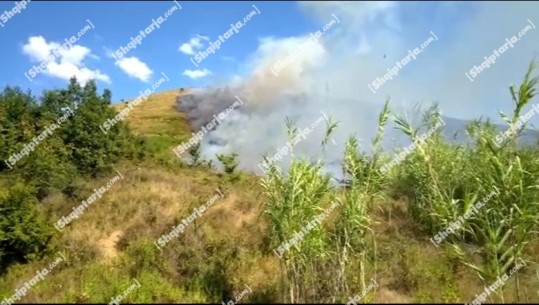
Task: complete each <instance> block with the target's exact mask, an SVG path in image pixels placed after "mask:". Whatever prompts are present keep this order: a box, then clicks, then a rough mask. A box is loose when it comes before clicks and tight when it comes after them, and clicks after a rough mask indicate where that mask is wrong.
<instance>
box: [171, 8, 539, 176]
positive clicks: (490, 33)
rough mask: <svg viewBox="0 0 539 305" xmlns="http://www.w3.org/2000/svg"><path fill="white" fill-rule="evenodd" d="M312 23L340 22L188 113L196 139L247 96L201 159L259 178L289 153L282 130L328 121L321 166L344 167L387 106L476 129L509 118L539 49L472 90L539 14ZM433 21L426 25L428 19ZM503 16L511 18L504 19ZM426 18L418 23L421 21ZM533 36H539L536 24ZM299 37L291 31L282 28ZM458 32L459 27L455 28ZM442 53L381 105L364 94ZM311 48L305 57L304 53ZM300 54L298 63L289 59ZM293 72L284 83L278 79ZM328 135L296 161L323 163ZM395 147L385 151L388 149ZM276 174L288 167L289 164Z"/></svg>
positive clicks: (256, 59) (464, 11) (520, 54)
mask: <svg viewBox="0 0 539 305" xmlns="http://www.w3.org/2000/svg"><path fill="white" fill-rule="evenodd" d="M299 5H300V7H301V9H302V11H303V12H305V13H306V14H308V15H310V16H312V17H313V18H314V19H315V20H317V21H318V22H319V27H318V28H313V30H312V32H313V33H314V32H316V31H318V30H321V29H322V28H323V26H324V25H326V24H327V23H328V22H329V21H330V20H332V19H333V18H334V17H333V16H336V17H338V20H339V23H337V24H334V25H333V26H332V27H331V28H330V29H329V30H327V32H326V33H325V34H324V35H323V36H322V37H320V38H319V41H318V43H309V41H310V40H311V39H312V38H311V35H310V34H305V35H303V36H300V37H284V38H276V37H266V38H262V39H260V44H259V46H258V48H257V50H256V51H255V52H254V54H252V55H251V56H250V57H249V58H248V59H246V61H245V63H244V66H243V67H242V68H243V69H244V70H247V71H248V73H246V74H245V75H244V76H242V77H241V79H240V80H236V81H235V82H233V83H232V82H231V83H230V84H229V85H228V86H227V85H224V86H220V85H219V84H216V86H215V88H214V89H212V88H210V89H206V90H204V91H203V92H200V93H196V94H194V95H193V96H191V97H189V98H186V99H183V100H181V101H180V102H179V105H180V107H181V109H182V110H184V111H186V112H187V113H188V114H189V115H190V118H191V119H192V120H191V122H192V123H193V128H194V129H195V132H196V131H197V130H198V128H200V126H201V125H202V124H204V123H206V122H207V121H208V120H211V118H212V117H213V115H216V114H217V113H218V112H219V111H222V110H223V109H224V108H226V107H228V106H229V105H231V104H232V103H233V102H234V101H235V96H238V97H239V98H241V99H242V100H244V101H245V104H244V105H243V106H242V107H241V108H240V109H237V110H235V111H234V112H233V113H231V114H230V115H229V116H228V117H227V118H226V119H225V120H224V121H223V123H222V124H221V125H219V126H217V127H216V128H215V129H214V130H213V131H211V132H210V133H209V134H208V135H206V136H205V137H204V140H203V145H202V151H203V155H204V157H205V158H207V159H213V158H215V155H216V154H218V153H233V152H234V153H237V154H238V155H239V160H240V168H242V169H250V170H253V171H257V172H260V170H259V169H258V167H257V164H259V163H260V162H261V161H262V156H263V155H264V154H267V155H273V154H275V152H276V151H277V150H278V149H279V148H281V147H283V146H285V145H286V142H287V137H286V128H285V127H286V126H285V118H286V117H289V118H292V119H294V120H295V121H296V122H297V125H298V127H301V128H303V127H308V126H310V125H311V124H312V123H313V122H314V121H316V120H317V119H318V118H319V117H320V112H321V111H323V112H324V113H327V114H328V115H330V116H332V117H333V118H335V119H336V120H337V121H339V122H340V123H341V124H340V126H339V128H338V130H337V133H336V134H335V136H334V137H333V140H334V141H335V143H336V144H337V145H333V144H332V143H330V144H328V147H327V149H326V151H325V152H324V156H323V157H324V158H325V159H326V161H327V162H328V163H332V164H338V163H339V162H340V161H339V160H340V159H341V158H342V151H343V149H344V144H345V141H346V138H347V137H348V136H350V135H356V136H357V137H358V138H359V139H360V144H361V145H362V146H363V148H364V149H365V150H368V149H369V146H370V139H371V138H372V136H373V135H374V133H375V130H376V122H377V117H378V114H379V112H380V110H381V108H382V105H383V102H384V101H385V100H386V98H387V97H391V98H392V102H391V106H392V109H393V110H394V111H397V112H402V111H407V112H408V114H409V115H410V116H412V117H414V116H416V115H417V113H413V110H412V108H411V105H412V104H413V103H416V102H422V103H424V104H428V103H432V102H438V103H439V104H440V108H441V110H442V112H443V113H444V114H445V115H448V116H451V117H456V118H461V119H472V118H476V117H478V116H481V115H487V116H491V117H493V118H494V117H496V113H497V109H503V110H505V111H506V112H509V111H510V110H511V109H512V108H511V104H510V97H509V95H508V90H507V87H508V85H509V84H510V83H518V82H519V81H521V79H522V76H523V75H524V72H525V70H526V68H527V65H528V64H529V62H530V61H531V60H532V59H533V57H534V55H535V54H536V53H537V50H538V49H539V44H538V43H539V39H538V38H539V29H536V30H532V31H530V32H529V33H527V34H526V37H524V38H523V39H522V40H521V41H520V42H519V43H518V45H516V46H515V47H514V49H511V50H510V51H508V52H507V53H506V54H504V55H502V57H501V58H499V60H498V61H497V62H496V64H495V65H494V66H492V67H491V68H489V69H488V70H486V71H483V72H482V74H481V75H479V77H478V78H477V79H476V80H475V81H474V82H473V83H472V82H470V81H469V80H468V79H467V78H466V76H465V75H464V72H466V71H468V70H469V69H470V68H471V67H472V66H473V65H479V64H480V63H481V61H483V57H484V56H488V54H490V53H491V52H492V50H493V49H495V48H498V47H499V46H500V45H501V44H503V43H504V42H505V38H506V37H510V36H512V35H514V34H515V33H518V31H519V30H520V29H521V28H522V27H524V26H525V25H526V24H527V20H528V19H532V20H533V18H535V16H532V14H531V12H539V4H538V3H527V2H526V3H522V2H505V3H488V4H487V3H483V2H481V3H468V2H441V3H428V2H427V3H425V2H421V3H414V2H403V3H396V2H301V3H300V4H299ZM426 12H428V14H427V13H426ZM502 16H503V18H502ZM419 17H421V18H419ZM535 21H536V24H538V25H539V18H537V20H535ZM282 22H289V23H290V26H292V25H293V24H294V20H289V21H287V20H283V21H282ZM448 24H450V26H447V25H448ZM431 31H432V32H434V33H436V36H437V37H438V38H439V41H436V42H434V43H432V44H431V45H429V46H428V47H427V48H426V49H425V51H424V52H423V53H422V54H421V55H420V56H418V57H417V59H416V60H414V61H412V62H410V63H408V64H407V65H406V66H405V67H404V68H403V69H402V70H401V71H400V72H399V75H398V76H397V77H395V78H394V79H393V80H391V81H389V82H387V83H386V84H384V85H383V87H381V89H380V90H379V92H377V93H376V94H373V93H372V92H371V91H370V90H369V88H368V87H367V84H369V83H371V82H372V81H373V80H374V79H375V78H376V77H380V76H382V75H383V74H385V73H386V72H387V69H388V68H390V67H392V66H393V65H394V64H395V62H396V61H399V60H401V59H402V58H403V57H404V56H406V55H407V53H408V50H410V49H413V48H415V47H418V46H419V45H420V44H421V43H422V42H423V41H425V40H426V39H427V38H428V37H429V36H430V35H431V34H430V32H431ZM306 46H308V47H306ZM297 50H301V51H300V52H299V54H300V55H301V56H298V57H297V58H296V57H294V60H290V58H291V57H293V56H291V53H294V52H297ZM287 60H288V63H287V64H286V65H284V67H283V68H282V70H281V71H279V72H278V74H277V76H276V75H275V74H274V73H273V71H272V67H274V64H275V63H276V62H279V61H282V62H286V61H287ZM324 128H325V127H324V126H323V125H319V126H318V127H317V129H316V130H315V131H314V132H312V133H311V134H309V136H308V138H307V139H306V140H305V141H302V142H301V143H300V144H298V146H297V147H296V148H295V154H296V155H305V156H307V157H311V158H317V157H319V156H321V154H322V150H321V148H320V142H321V140H322V137H323V133H324ZM391 137H393V136H392V135H390V137H389V139H387V140H388V141H391V140H392V139H391ZM281 163H282V164H279V165H281V166H283V167H286V164H287V161H286V160H285V161H282V162H281Z"/></svg>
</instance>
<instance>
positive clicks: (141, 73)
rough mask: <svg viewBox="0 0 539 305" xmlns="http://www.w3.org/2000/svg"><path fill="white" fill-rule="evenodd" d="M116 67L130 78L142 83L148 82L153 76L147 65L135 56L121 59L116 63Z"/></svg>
mask: <svg viewBox="0 0 539 305" xmlns="http://www.w3.org/2000/svg"><path fill="white" fill-rule="evenodd" d="M116 65H117V66H118V67H119V68H120V69H122V71H124V72H125V73H126V74H127V75H129V76H130V77H134V78H136V79H139V80H140V81H143V82H148V81H149V80H150V77H151V76H152V74H153V71H152V70H151V69H150V68H149V67H148V65H146V63H144V62H143V61H141V60H140V59H138V58H137V57H135V56H131V57H123V58H121V59H120V60H118V61H117V62H116Z"/></svg>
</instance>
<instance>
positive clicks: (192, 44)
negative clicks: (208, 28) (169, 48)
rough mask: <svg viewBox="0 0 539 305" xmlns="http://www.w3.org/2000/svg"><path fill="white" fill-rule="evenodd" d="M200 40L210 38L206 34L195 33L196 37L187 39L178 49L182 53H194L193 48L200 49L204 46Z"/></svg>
mask: <svg viewBox="0 0 539 305" xmlns="http://www.w3.org/2000/svg"><path fill="white" fill-rule="evenodd" d="M202 40H206V41H207V40H210V39H209V38H208V37H206V36H202V35H198V34H197V35H196V37H193V38H191V39H189V42H185V43H183V44H182V45H181V46H180V48H179V49H178V50H179V51H180V52H182V53H184V54H187V55H193V54H195V50H197V49H200V48H202V47H203V46H204V43H203V42H202Z"/></svg>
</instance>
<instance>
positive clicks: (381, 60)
mask: <svg viewBox="0 0 539 305" xmlns="http://www.w3.org/2000/svg"><path fill="white" fill-rule="evenodd" d="M16 3H17V2H0V14H1V13H2V12H4V11H5V10H12V9H13V7H14V6H15V5H16ZM179 3H180V5H181V7H182V8H181V10H176V11H174V12H173V13H172V14H171V16H169V17H168V18H167V20H166V21H164V22H163V23H162V24H161V25H160V28H158V29H155V30H153V31H152V32H151V33H150V34H147V35H146V37H145V38H144V39H143V40H142V42H141V44H140V45H137V46H136V48H135V49H132V50H130V51H129V52H128V53H127V54H125V55H124V57H123V58H122V59H121V60H120V61H119V62H116V61H115V59H114V58H113V57H112V56H111V54H112V53H113V52H114V51H115V50H117V49H118V48H119V47H120V46H126V45H127V44H128V42H129V41H130V40H131V37H134V36H136V35H137V34H138V32H139V31H141V30H144V29H145V28H146V27H147V26H149V25H150V24H151V23H152V19H157V18H158V17H159V16H162V15H164V14H165V12H166V11H168V10H169V9H171V8H173V7H175V6H176V4H175V3H174V2H172V1H152V2H112V1H99V2H29V3H28V4H27V6H26V8H25V9H23V10H21V12H20V13H19V14H16V15H14V16H13V17H12V18H10V19H8V20H7V21H5V18H4V19H2V18H0V21H2V23H3V27H0V41H1V42H2V49H1V50H0V52H2V55H3V56H2V57H1V58H2V59H1V61H2V69H0V84H2V85H17V86H20V87H22V88H23V89H27V88H28V89H31V90H32V92H34V93H35V94H40V93H41V91H42V90H43V89H47V88H54V87H63V86H65V84H66V82H67V78H68V76H69V75H71V74H76V75H79V76H81V78H82V79H88V78H97V80H98V81H97V82H98V87H99V89H104V88H109V89H111V91H112V93H113V100H114V101H115V102H117V101H120V100H121V99H127V98H135V97H136V96H137V95H138V92H139V91H144V90H145V89H147V88H150V87H151V86H152V84H153V83H155V82H157V81H158V80H159V78H160V77H161V75H162V74H161V73H165V74H166V75H167V76H168V78H169V79H170V81H168V82H165V83H164V84H162V85H161V86H160V87H159V88H158V89H157V91H161V90H166V89H171V88H180V87H191V86H195V87H200V86H208V85H223V84H232V83H238V82H240V83H243V84H246V85H247V84H248V85H249V86H251V87H253V88H254V89H253V91H255V89H256V91H257V92H256V93H253V96H256V97H257V98H260V99H261V100H263V99H271V98H273V97H269V96H266V95H265V92H273V91H276V90H283V91H286V92H293V93H298V92H302V91H303V92H305V91H311V92H314V91H317V90H318V91H320V90H319V89H320V88H324V86H325V84H329V86H330V87H331V88H332V94H333V95H335V96H336V97H339V98H355V99H359V100H365V101H369V102H374V103H378V104H380V103H382V102H383V101H384V100H385V99H386V97H388V96H391V97H392V99H393V101H394V103H395V104H397V105H403V106H405V105H409V104H411V103H414V102H417V101H423V102H424V101H428V102H431V101H438V102H440V104H441V105H442V106H443V107H442V108H444V110H445V112H446V114H448V115H452V116H455V117H461V118H468V117H477V116H478V115H484V114H486V115H491V116H496V113H497V111H498V110H499V109H503V110H504V111H506V112H508V111H509V110H510V109H511V105H510V103H509V96H508V94H507V92H508V90H507V87H508V85H509V84H510V83H518V82H519V81H520V80H521V79H522V76H523V75H524V72H525V69H526V67H527V65H528V63H529V62H530V61H531V60H532V59H533V57H534V56H536V55H537V54H538V51H539V48H538V47H539V30H537V29H533V30H529V32H528V33H526V35H525V37H523V38H522V40H521V41H519V43H518V45H515V47H514V48H512V49H511V50H509V51H508V52H507V53H505V54H503V55H502V56H500V58H498V59H497V62H496V64H494V65H492V67H490V68H488V69H486V70H485V71H482V72H481V74H480V75H478V76H477V78H476V79H475V80H474V81H473V82H472V81H470V80H469V79H468V78H467V77H466V76H465V72H467V71H468V72H469V70H470V69H471V68H472V67H473V66H474V65H481V63H482V61H484V57H485V56H489V54H491V53H492V50H494V49H495V48H498V47H499V46H500V45H502V44H503V43H505V39H506V37H510V36H512V35H514V34H516V33H518V32H519V31H520V30H521V29H522V28H523V27H525V26H527V25H528V24H529V21H528V20H531V21H534V22H535V23H534V24H538V25H539V18H538V16H537V13H538V12H539V4H537V3H525V2H505V3H500V2H496V3H489V2H465V1H457V2H364V1H362V2H302V3H301V2H292V1H291V2H251V1H242V2H198V1H197V2H183V1H180V2H179ZM253 5H254V6H256V8H257V9H258V12H259V13H258V14H255V15H252V17H251V19H250V20H249V21H247V22H246V24H245V25H244V26H243V27H242V28H241V29H239V30H238V31H239V32H238V33H237V34H234V35H233V36H231V37H230V38H228V39H226V40H225V41H224V43H223V44H222V46H221V48H220V49H219V50H217V51H216V52H215V53H214V54H211V55H209V56H208V57H207V58H205V59H204V60H203V61H202V62H200V63H199V64H198V67H196V66H195V65H194V64H193V63H192V61H191V60H190V59H191V58H192V57H193V56H194V55H195V54H196V53H197V52H199V51H202V50H205V49H206V48H207V47H208V46H209V42H210V41H214V40H216V39H217V38H218V36H219V35H220V34H223V33H224V32H226V31H227V30H228V29H229V28H230V24H231V23H236V22H238V21H242V20H243V18H244V17H245V16H246V15H248V14H250V12H252V11H254V7H253ZM332 16H336V17H338V19H339V23H338V24H335V25H334V26H333V27H332V28H331V29H330V30H328V32H327V34H324V37H323V38H322V39H321V44H320V45H317V46H315V47H311V48H309V49H307V50H304V51H302V52H300V53H301V56H300V57H299V58H296V59H295V60H294V63H290V64H288V66H287V67H285V68H284V69H283V72H281V73H280V75H278V76H276V77H273V76H271V78H269V77H268V76H267V74H268V73H269V69H268V67H271V65H272V64H273V63H274V62H275V61H276V60H278V59H279V58H283V56H288V55H290V54H291V52H292V50H294V49H297V47H298V45H299V44H300V42H301V41H304V40H305V39H306V38H307V37H308V36H309V34H310V33H313V32H316V31H317V30H320V29H321V28H322V27H323V26H324V25H325V24H326V23H328V22H329V21H330V20H332V19H333V18H334V17H332ZM0 17H1V16H0ZM88 20H89V21H90V22H91V24H92V25H93V27H94V28H92V29H89V30H87V31H86V33H85V34H84V35H82V36H81V37H80V39H79V40H78V41H77V42H76V43H75V46H73V47H72V48H70V49H69V50H66V51H61V52H59V53H56V54H59V55H58V56H56V57H55V58H54V61H52V62H49V63H48V64H47V65H46V71H44V72H43V73H39V74H37V75H35V77H33V76H32V77H31V79H32V81H30V80H29V79H28V77H27V76H25V73H27V74H28V71H29V69H31V68H32V66H33V65H38V64H39V63H40V62H41V61H42V60H43V57H44V56H45V55H47V54H51V53H50V52H51V51H52V50H53V49H55V48H56V49H58V47H59V44H61V43H63V42H64V40H65V39H66V38H68V37H70V36H73V35H77V33H78V32H79V31H80V30H81V29H82V28H84V27H88V26H89V22H88ZM430 33H435V35H436V37H438V38H439V39H438V40H436V41H435V42H433V43H431V44H430V45H429V46H428V47H427V48H426V49H425V51H424V52H423V53H421V55H420V56H418V57H417V59H416V60H414V61H412V62H411V63H409V64H407V65H406V66H405V67H404V68H402V69H401V70H400V71H399V74H398V76H395V79H392V80H391V81H388V82H387V83H385V84H384V85H383V86H381V87H380V89H379V91H378V92H376V93H373V92H371V90H369V87H368V86H367V85H368V84H371V82H372V81H373V80H375V79H376V78H377V77H382V76H383V75H384V74H385V73H387V69H390V68H391V67H393V66H394V64H395V63H396V62H397V61H400V60H401V59H402V58H403V57H405V56H406V54H407V53H408V50H410V49H414V48H415V47H418V46H419V45H420V44H421V43H422V42H423V41H425V40H426V39H428V37H430V36H432V35H431V34H430Z"/></svg>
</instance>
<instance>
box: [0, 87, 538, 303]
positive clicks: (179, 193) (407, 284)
mask: <svg viewBox="0 0 539 305" xmlns="http://www.w3.org/2000/svg"><path fill="white" fill-rule="evenodd" d="M187 93H188V92H185V94H187ZM177 96H178V91H177V90H173V91H167V92H160V93H156V94H154V95H152V96H151V97H150V98H149V99H148V100H147V101H144V102H143V103H141V104H140V105H138V106H137V107H135V108H134V109H133V110H132V111H131V112H130V114H129V116H128V117H127V119H126V122H127V124H128V126H129V127H130V128H131V129H132V130H133V131H134V133H135V134H137V135H139V136H141V137H142V138H143V139H144V140H145V142H146V144H147V145H148V148H149V150H150V152H151V156H152V157H151V158H149V159H146V160H144V161H141V162H132V161H122V162H120V163H118V165H117V166H115V168H114V169H115V170H117V171H119V172H120V173H121V174H122V176H123V177H124V178H123V179H121V180H120V181H119V182H117V183H115V184H114V185H113V186H112V187H111V189H110V191H108V192H107V193H106V194H105V195H104V196H103V198H101V199H99V201H98V202H96V203H95V204H93V205H92V206H91V207H90V208H88V209H87V211H86V212H85V213H84V214H83V215H82V216H81V217H80V218H79V219H76V220H75V221H74V222H73V223H72V224H70V225H69V226H67V227H66V228H65V229H64V230H63V231H62V232H61V233H60V232H55V234H56V235H57V237H58V240H56V241H55V248H56V249H57V251H60V252H62V253H63V254H64V255H65V257H66V258H67V262H65V263H62V264H59V265H58V266H57V267H56V268H55V269H54V270H53V271H52V272H51V273H50V274H48V275H47V277H46V279H45V280H44V281H43V282H40V283H38V284H37V285H36V286H35V287H33V288H32V290H31V291H29V292H28V294H27V295H26V297H25V298H24V299H22V300H21V302H25V303H33V302H77V303H103V302H110V301H111V298H112V297H114V296H116V295H120V294H122V293H124V292H125V291H126V289H128V288H129V287H131V286H132V285H133V283H134V282H133V281H134V279H136V280H137V281H138V283H140V287H137V288H135V289H133V290H132V291H131V292H129V294H127V295H126V297H125V298H124V299H123V300H122V303H136V302H154V303H162V302H174V303H182V302H213V303H215V302H220V301H221V300H222V301H225V302H226V301H227V300H229V299H233V298H234V296H236V295H238V294H241V293H242V291H244V290H245V287H246V285H247V287H249V288H250V291H252V292H248V293H246V294H245V296H244V297H242V299H241V302H243V303H254V302H280V301H281V299H280V294H281V291H282V289H284V288H285V287H284V286H282V285H283V282H282V281H281V280H280V277H279V274H280V271H279V265H280V264H281V262H280V261H279V260H280V259H279V258H278V257H277V256H276V255H275V254H274V252H273V251H272V249H271V248H269V247H268V241H267V239H268V232H269V230H270V228H269V225H270V224H269V223H268V222H267V220H266V218H265V217H263V216H264V215H263V211H264V205H265V204H266V203H268V202H267V199H266V197H265V196H264V194H263V193H264V189H263V188H262V186H261V182H260V179H259V178H258V177H256V176H253V175H251V174H247V173H239V174H238V175H237V176H233V175H228V174H226V173H219V172H216V171H214V170H212V169H210V168H208V166H206V165H204V164H200V165H196V166H190V165H187V164H184V163H182V162H180V161H179V160H178V159H177V157H176V156H175V155H174V153H172V151H171V149H172V147H174V146H175V145H177V144H179V143H180V142H181V141H183V140H185V139H187V138H188V137H189V134H190V130H189V124H188V122H187V121H186V116H185V115H184V114H182V113H180V112H177V111H176V107H175V103H176V98H177ZM113 107H114V108H116V109H117V110H121V109H122V108H123V107H125V105H123V104H118V105H114V106H113ZM113 175H115V174H114V173H112V174H109V175H106V176H100V177H98V178H96V179H86V180H84V181H81V182H80V189H79V191H78V193H79V194H81V196H82V194H90V193H91V192H92V191H91V190H92V189H95V188H99V187H100V186H102V185H105V184H107V181H109V180H110V179H111V177H112V176H113ZM217 189H218V190H219V192H222V193H223V194H224V198H222V199H218V200H217V201H216V202H215V204H214V205H212V206H211V207H209V208H208V209H207V211H206V212H204V213H203V214H202V215H201V216H200V217H199V218H196V220H195V221H194V223H192V224H190V225H189V226H187V227H186V229H185V232H184V233H183V234H180V236H179V237H177V238H173V239H172V240H171V241H170V242H169V243H167V244H166V245H165V246H164V247H162V249H158V248H157V247H156V241H157V240H158V239H159V238H160V236H161V235H162V234H165V233H168V232H170V231H171V230H172V228H173V227H174V226H176V225H177V224H178V223H180V222H181V221H182V219H183V218H185V217H187V216H189V215H190V214H191V213H192V211H193V209H194V208H195V207H198V206H201V205H202V204H204V203H205V202H207V201H208V200H209V199H210V198H211V197H212V196H214V195H215V194H216V193H217V191H216V190H217ZM396 189H398V188H396ZM82 197H84V196H82ZM43 203H44V204H43V205H41V206H40V209H41V211H42V212H43V213H48V214H49V218H50V219H57V218H59V217H60V216H61V215H65V214H67V213H69V211H71V207H72V206H76V205H77V204H78V202H77V201H76V200H75V199H74V198H70V197H68V196H66V195H65V194H62V193H60V192H55V193H53V194H51V195H50V196H48V197H47V198H46V199H45V200H44V201H43ZM374 204H375V206H376V207H375V208H374V209H373V210H372V212H370V215H369V217H371V218H372V229H373V236H375V238H376V249H377V253H376V256H377V258H376V269H372V270H371V268H370V267H369V268H368V271H369V272H368V273H372V274H374V275H375V276H376V283H377V286H378V287H377V288H376V289H375V290H374V291H371V292H370V293H368V294H367V296H366V298H365V300H366V301H368V302H380V303H391V302H467V301H468V300H472V299H474V298H475V295H476V294H477V292H478V291H481V290H482V289H483V288H482V283H481V281H480V280H479V279H478V278H477V276H476V275H475V273H474V272H473V271H472V270H471V269H470V268H467V267H465V266H464V265H463V264H461V263H460V262H459V260H458V258H457V257H456V256H455V255H454V253H453V252H452V251H451V250H450V247H436V246H434V245H433V244H432V243H431V242H430V241H429V239H430V235H429V234H428V233H424V231H422V230H420V228H419V227H418V225H417V224H416V223H415V222H414V221H413V219H412V217H411V214H410V211H409V206H410V201H409V199H406V197H405V196H402V195H401V194H397V193H393V194H392V196H389V197H386V198H380V199H376V200H375V203H374ZM334 221H335V220H334V219H332V218H331V217H330V218H329V220H328V221H327V223H325V224H324V227H327V228H328V230H329V229H330V228H331V227H333V226H334V225H335V223H334ZM535 249H538V248H537V246H535ZM56 257H58V254H56V253H53V254H50V255H47V256H45V257H44V258H42V259H39V260H35V261H31V262H29V263H26V264H16V265H14V266H11V267H10V268H9V270H8V271H7V273H6V274H4V275H2V276H1V277H0V296H1V297H7V296H9V295H11V294H12V293H13V291H14V289H15V288H17V287H20V286H21V285H23V283H24V282H25V281H26V280H27V279H30V278H32V277H33V276H34V274H35V270H38V269H41V268H43V267H44V266H46V265H48V264H49V263H50V262H51V261H53V260H54V259H55V258H56ZM357 259H358V257H354V256H351V257H350V264H351V266H357V265H355V263H352V262H354V261H355V260H357ZM532 270H533V269H532V268H526V269H525V270H523V271H521V275H520V276H521V283H520V285H521V288H520V289H522V290H528V291H530V293H528V294H527V295H528V296H529V297H530V301H532V300H535V301H537V300H539V298H538V296H537V295H536V294H533V293H532V292H533V291H534V290H537V285H536V284H535V283H534V282H533V279H534V278H535V277H534V276H535V275H534V274H533V271H532ZM359 280H360V279H359V278H354V279H353V280H352V282H350V283H349V287H348V289H349V291H351V292H353V293H352V295H342V296H339V297H337V298H336V299H335V302H341V303H342V302H348V299H349V298H350V297H351V296H353V295H355V294H359V293H360V292H361V285H360V283H359ZM512 285H513V284H512V283H511V284H508V286H507V288H506V291H508V292H507V294H506V297H505V301H506V302H511V301H513V300H514V299H513V293H512V292H511V291H512V290H513V288H512ZM135 287H136V286H135ZM59 291H60V292H61V293H59Z"/></svg>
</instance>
